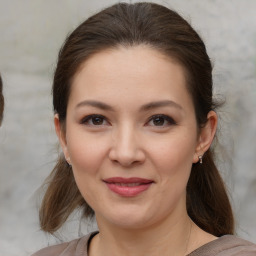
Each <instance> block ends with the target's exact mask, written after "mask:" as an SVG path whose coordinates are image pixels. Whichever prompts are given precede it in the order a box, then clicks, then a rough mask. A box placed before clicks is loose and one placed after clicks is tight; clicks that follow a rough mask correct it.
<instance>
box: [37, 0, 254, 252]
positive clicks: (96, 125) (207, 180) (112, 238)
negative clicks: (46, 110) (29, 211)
mask: <svg viewBox="0 0 256 256" xmlns="http://www.w3.org/2000/svg"><path fill="white" fill-rule="evenodd" d="M53 105H54V111H55V118H54V122H55V128H56V133H57V135H58V138H59V141H60V144H61V147H62V150H63V153H64V156H60V158H59V160H58V163H57V165H56V166H55V168H54V170H53V172H52V173H51V175H50V176H49V178H48V180H47V184H48V188H47V191H46V193H45V196H44V199H43V202H42V206H41V209H40V223H41V228H42V229H43V230H44V231H46V232H50V233H54V232H55V231H56V230H57V229H58V228H60V227H61V226H62V224H63V223H64V222H65V221H66V219H67V218H68V216H69V215H70V214H71V213H72V212H73V211H74V210H75V209H77V208H78V207H82V208H83V209H84V216H85V217H90V216H93V215H94V214H95V217H96V220H97V224H98V227H99V232H94V233H92V234H89V235H87V236H85V237H83V238H80V239H78V240H75V241H72V242H69V243H64V244H61V245H56V246H52V247H48V248H46V249H42V250H41V251H39V252H37V253H36V254H35V255H36V256H40V255H48V256H49V255H89V256H101V255H104V256H108V255H161V256H165V255H166V256H167V255H177V256H178V255H191V256H193V255H194V256H195V255H219V253H220V254H221V255H238V253H239V255H255V253H256V247H255V245H253V244H252V243H249V242H246V241H244V240H241V239H239V238H236V237H235V236H233V235H232V234H233V233H234V220H233V214H232V209H231V206H230V203H229V199H228V196H227V193H226V191H225V187H224V184H223V181H222V179H221V177H220V175H219V172H218V170H217V168H216V166H215V163H214V161H213V157H212V149H210V146H211V143H212V141H213V139H214V136H215V132H216V127H217V115H216V112H215V111H214V110H215V108H216V107H217V105H218V104H217V103H216V102H213V99H212V66H211V63H210V60H209V57H208V55H207V53H206V49H205V46H204V43H203V42H202V40H201V38H200V37H199V36H198V34H197V33H196V32H195V31H194V30H193V28H192V27H191V26H190V25H189V24H188V23H187V22H186V21H185V20H184V19H183V18H181V17H180V16H179V15H178V14H177V13H175V12H174V11H172V10H169V9H167V8H165V7H163V6H160V5H157V4H153V3H136V4H125V3H121V4H116V5H114V6H112V7H109V8H107V9H105V10H103V11H101V12H100V13H98V14H96V15H94V16H92V17H90V18H89V19H88V20H86V21H85V22H84V23H82V24H81V25H80V26H79V27H78V28H77V29H75V30H74V32H73V33H72V34H71V35H70V36H69V37H68V38H67V40H66V42H65V44H64V46H63V47H62V49H61V51H60V53H59V58H58V64H57V68H56V71H55V76H54V82H53Z"/></svg>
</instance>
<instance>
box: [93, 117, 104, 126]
mask: <svg viewBox="0 0 256 256" xmlns="http://www.w3.org/2000/svg"><path fill="white" fill-rule="evenodd" d="M92 122H93V124H95V125H101V124H102V122H103V119H102V118H100V117H94V118H93V119H92Z"/></svg>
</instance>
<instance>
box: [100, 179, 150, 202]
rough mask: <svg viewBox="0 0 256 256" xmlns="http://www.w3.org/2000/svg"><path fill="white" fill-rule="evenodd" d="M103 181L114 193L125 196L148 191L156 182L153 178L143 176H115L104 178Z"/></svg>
mask: <svg viewBox="0 0 256 256" xmlns="http://www.w3.org/2000/svg"><path fill="white" fill-rule="evenodd" d="M103 182H105V184H106V185H107V187H108V188H109V189H110V190H111V191H112V192H114V193H116V194H118V195H120V196H123V197H134V196H137V195H139V194H140V193H142V192H144V191H146V190H147V189H149V188H150V186H151V185H152V184H153V183H154V181H153V180H149V179H143V178H137V177H133V178H122V177H113V178H108V179H104V180H103Z"/></svg>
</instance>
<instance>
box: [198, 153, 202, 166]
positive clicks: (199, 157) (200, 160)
mask: <svg viewBox="0 0 256 256" xmlns="http://www.w3.org/2000/svg"><path fill="white" fill-rule="evenodd" d="M198 159H199V163H200V164H202V163H203V156H202V155H200V156H198Z"/></svg>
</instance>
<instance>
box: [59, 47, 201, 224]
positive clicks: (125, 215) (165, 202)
mask: <svg viewBox="0 0 256 256" xmlns="http://www.w3.org/2000/svg"><path fill="white" fill-rule="evenodd" d="M55 124H56V130H57V133H58V134H59V137H60V140H61V144H62V148H63V151H64V154H65V156H66V159H67V160H68V161H69V162H70V163H71V164H72V169H73V172H74V176H75V179H76V183H77V186H78V188H79V190H80V192H81V194H82V195H83V197H84V199H85V200H86V201H87V202H88V204H89V205H90V206H91V207H92V208H93V209H94V211H95V214H96V218H97V221H98V223H108V224H111V225H117V226H121V227H126V228H127V227H129V228H139V227H141V228H142V227H146V226H148V225H152V224H155V223H157V222H160V221H162V220H164V219H168V218H169V217H170V218H171V216H172V219H175V218H176V220H177V219H178V218H180V217H181V216H184V214H186V201H185V199H186V185H187V181H188V178H189V175H190V170H191V166H192V164H193V163H195V162H197V161H198V154H199V142H198V141H199V137H200V136H199V135H198V130H197V124H196V118H195V112H194V107H193V103H192V99H191V96H190V95H189V93H188V91H187V89H186V81H185V76H184V71H183V68H182V67H181V66H180V65H179V64H178V63H176V62H175V61H172V60H171V59H169V58H167V57H165V56H163V55H162V54H161V53H159V52H158V51H156V50H153V49H151V48H149V47H147V46H137V47H130V48H124V47H120V48H117V49H112V50H106V51H102V52H100V53H98V54H95V55H93V56H92V57H91V58H90V59H89V60H87V61H86V62H85V63H84V64H83V66H82V67H81V69H80V70H79V71H78V72H77V74H76V76H75V78H74V80H73V83H72V90H71V94H70V98H69V102H68V108H67V119H66V129H65V134H64V133H62V132H61V130H60V125H59V121H58V118H57V117H56V118H55Z"/></svg>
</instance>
